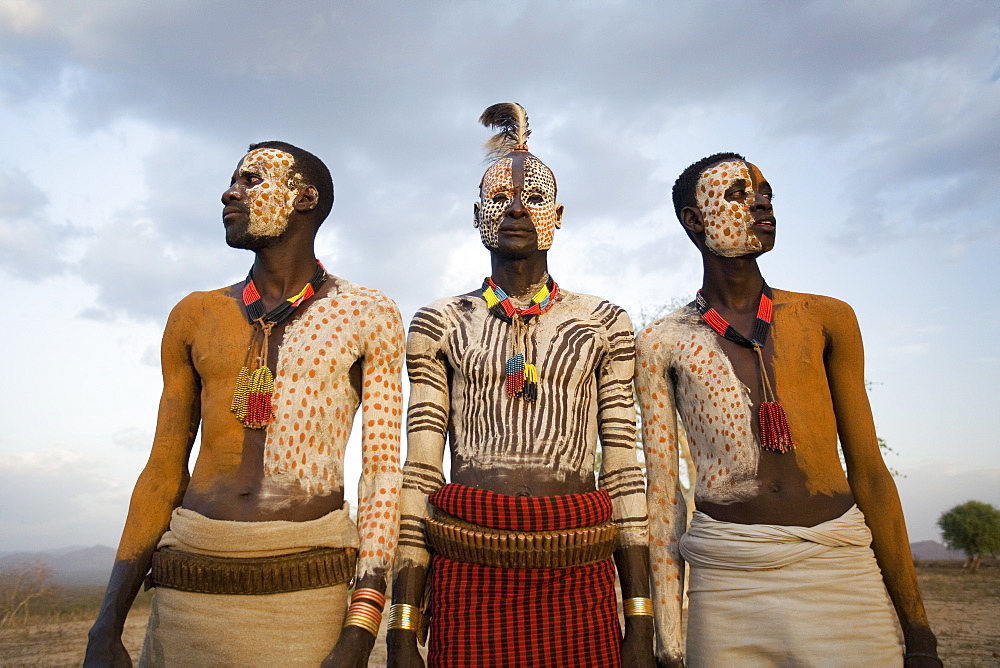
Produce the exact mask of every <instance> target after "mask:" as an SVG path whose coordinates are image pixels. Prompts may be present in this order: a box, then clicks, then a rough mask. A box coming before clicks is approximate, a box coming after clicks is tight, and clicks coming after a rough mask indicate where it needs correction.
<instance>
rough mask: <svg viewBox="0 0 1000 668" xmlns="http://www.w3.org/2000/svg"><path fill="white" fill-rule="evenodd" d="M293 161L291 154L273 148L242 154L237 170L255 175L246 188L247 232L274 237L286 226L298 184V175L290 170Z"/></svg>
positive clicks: (256, 235)
mask: <svg viewBox="0 0 1000 668" xmlns="http://www.w3.org/2000/svg"><path fill="white" fill-rule="evenodd" d="M294 164H295V158H294V157H292V156H291V155H289V154H288V153H285V152H284V151H279V150H278V149H274V148H258V149H254V150H252V151H250V152H249V153H247V154H246V157H244V158H243V162H242V163H241V164H240V173H241V174H243V173H249V174H253V175H255V176H257V177H258V180H257V183H255V184H254V185H253V186H251V187H249V188H247V191H246V194H247V205H248V207H249V209H250V225H249V227H248V228H247V232H248V234H250V236H254V237H277V236H280V235H281V234H282V233H283V232H284V231H285V228H287V227H288V217H289V216H290V215H291V213H292V210H293V206H294V204H295V198H296V197H298V195H299V187H300V186H301V178H300V177H299V175H297V174H292V166H293V165H294Z"/></svg>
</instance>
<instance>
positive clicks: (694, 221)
mask: <svg viewBox="0 0 1000 668" xmlns="http://www.w3.org/2000/svg"><path fill="white" fill-rule="evenodd" d="M681 225H683V226H684V229H685V230H687V231H688V234H702V233H703V232H704V231H705V221H704V220H703V219H702V216H701V211H699V210H698V209H697V208H695V207H693V206H686V207H684V208H683V209H681Z"/></svg>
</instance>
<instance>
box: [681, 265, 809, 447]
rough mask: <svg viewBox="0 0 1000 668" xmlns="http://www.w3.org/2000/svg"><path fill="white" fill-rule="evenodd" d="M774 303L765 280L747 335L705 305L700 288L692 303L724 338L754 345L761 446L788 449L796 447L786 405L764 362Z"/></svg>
mask: <svg viewBox="0 0 1000 668" xmlns="http://www.w3.org/2000/svg"><path fill="white" fill-rule="evenodd" d="M773 306H774V302H773V301H772V300H771V288H769V287H768V286H767V283H764V287H763V289H762V290H761V293H760V302H758V304H757V317H756V319H755V320H754V323H753V330H752V331H751V333H750V338H749V339H748V338H747V337H745V336H743V335H742V334H740V333H739V332H738V331H736V329H735V328H733V326H732V325H730V324H729V322H728V321H727V320H726V319H725V318H723V317H722V315H721V314H720V313H719V312H718V311H716V310H715V309H714V308H712V307H711V306H709V305H708V302H706V301H705V298H704V297H703V296H702V294H701V290H699V291H698V296H697V298H696V299H695V307H696V308H697V309H698V313H700V314H701V318H702V320H704V321H705V324H707V325H708V326H709V327H711V328H712V329H714V330H715V332H716V333H717V334H718V335H719V336H721V337H723V338H724V339H728V340H729V341H732V342H733V343H738V344H739V345H741V346H743V347H745V348H753V350H754V352H756V353H757V362H758V364H759V366H760V374H761V378H762V379H763V381H764V382H763V385H764V388H763V389H764V401H762V402H761V403H760V406H759V407H758V411H757V420H758V427H759V431H760V447H761V448H763V449H764V450H771V451H773V452H788V451H789V450H794V449H795V443H794V441H793V440H792V432H791V429H789V427H788V418H786V417H785V409H784V408H783V407H782V406H781V404H780V403H779V402H778V395H777V394H776V393H775V392H774V388H773V387H772V386H771V379H770V378H768V376H767V367H766V365H765V364H764V353H763V349H764V342H765V341H767V335H768V332H769V331H770V329H771V316H772V310H773Z"/></svg>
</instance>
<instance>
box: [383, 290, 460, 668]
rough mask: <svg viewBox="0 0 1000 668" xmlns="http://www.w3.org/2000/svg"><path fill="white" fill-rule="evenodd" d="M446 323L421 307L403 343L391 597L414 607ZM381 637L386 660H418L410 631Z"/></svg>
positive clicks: (441, 401) (440, 452) (435, 478)
mask: <svg viewBox="0 0 1000 668" xmlns="http://www.w3.org/2000/svg"><path fill="white" fill-rule="evenodd" d="M445 329H446V325H445V319H444V316H443V314H442V313H440V312H439V311H436V310H434V309H431V308H423V309H421V310H420V311H418V312H417V314H416V315H415V316H414V317H413V322H412V323H411V324H410V334H409V339H408V340H407V345H406V368H407V372H408V373H409V378H410V405H409V409H408V411H407V437H406V465H405V466H404V467H403V491H402V494H401V495H400V526H399V546H398V547H397V548H396V561H395V578H394V580H393V584H392V602H393V604H399V603H402V604H407V605H413V606H416V607H418V608H420V607H421V603H422V601H423V597H424V583H425V580H426V576H427V566H428V564H429V563H430V553H429V552H428V550H427V544H426V542H425V539H424V518H425V517H427V516H428V514H429V510H428V504H427V496H428V495H429V494H431V493H433V492H434V491H435V490H437V489H438V488H440V487H441V486H442V485H443V484H444V473H443V472H442V468H441V467H442V461H443V458H444V445H445V438H446V434H447V429H448V411H449V388H448V370H447V364H446V362H445V357H444V353H443V351H442V349H441V343H442V341H444V338H445ZM386 642H387V644H388V650H389V657H388V659H389V665H390V666H422V665H423V660H422V659H421V658H420V654H419V652H418V650H417V635H416V633H415V632H414V631H407V630H399V629H397V630H393V631H389V632H388V634H387V636H386Z"/></svg>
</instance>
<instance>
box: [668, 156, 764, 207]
mask: <svg viewBox="0 0 1000 668" xmlns="http://www.w3.org/2000/svg"><path fill="white" fill-rule="evenodd" d="M729 160H739V161H741V162H746V161H747V159H746V158H744V157H743V156H742V155H740V154H739V153H715V154H713V155H710V156H708V157H707V158H702V159H701V160H699V161H698V162H693V163H691V164H690V165H688V167H687V169H685V170H684V171H683V172H681V175H680V176H678V177H677V180H676V181H674V191H673V195H674V213H676V214H677V220H680V219H681V209H683V208H684V207H688V206H693V207H697V206H698V202H697V201H696V200H695V195H694V189H695V187H696V186H697V185H698V179H700V178H701V173H702V172H704V171H705V170H706V169H708V168H709V167H711V166H712V165H715V164H718V163H720V162H726V161H729Z"/></svg>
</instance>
